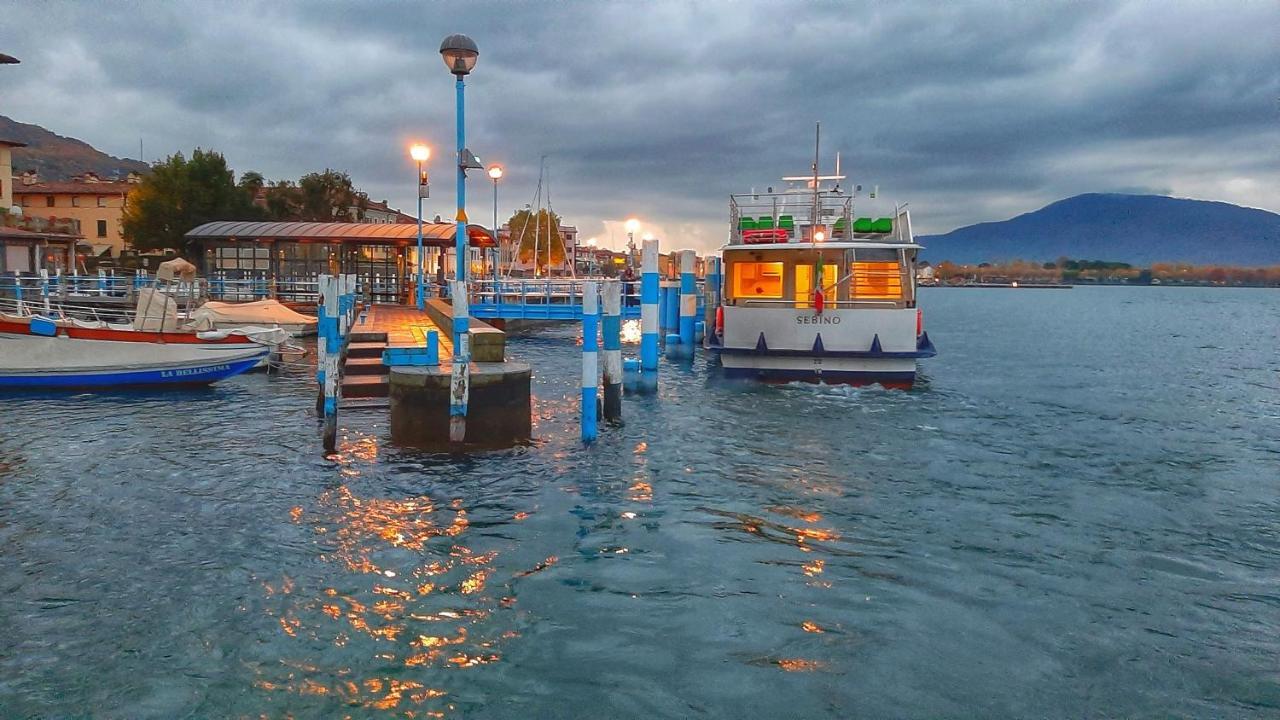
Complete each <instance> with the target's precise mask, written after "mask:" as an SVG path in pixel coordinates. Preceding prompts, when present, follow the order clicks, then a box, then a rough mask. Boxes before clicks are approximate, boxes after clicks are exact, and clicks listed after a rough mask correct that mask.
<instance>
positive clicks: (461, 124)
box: [440, 35, 483, 361]
mask: <svg viewBox="0 0 1280 720" xmlns="http://www.w3.org/2000/svg"><path fill="white" fill-rule="evenodd" d="M440 56H441V57H442V58H444V64H445V67H447V68H449V72H451V73H453V75H454V77H456V78H457V110H458V214H457V221H458V234H457V238H456V241H455V252H456V257H455V259H454V279H455V280H457V282H458V283H466V281H467V255H468V253H467V169H468V168H481V167H483V166H482V165H481V164H480V163H479V162H478V161H477V160H476V158H475V156H474V155H472V154H471V152H470V151H468V150H467V149H466V147H467V146H466V137H467V136H466V123H465V119H466V115H465V111H464V108H465V106H466V105H465V100H464V85H465V83H464V82H463V80H464V79H465V78H466V77H467V75H468V74H469V73H470V72H471V69H472V68H474V67H475V66H476V58H478V57H479V56H480V50H478V49H477V48H476V44H475V42H474V41H473V40H472V39H471V38H469V37H467V36H466V35H450V36H449V37H447V38H445V39H444V42H442V43H440ZM457 303H458V299H457V298H454V304H455V306H456V305H457ZM466 332H467V322H466V320H465V319H464V320H463V321H462V322H461V323H459V322H458V321H457V320H456V319H455V320H454V323H453V357H454V360H455V361H459V360H461V359H462V352H463V341H462V337H463V336H465V335H466Z"/></svg>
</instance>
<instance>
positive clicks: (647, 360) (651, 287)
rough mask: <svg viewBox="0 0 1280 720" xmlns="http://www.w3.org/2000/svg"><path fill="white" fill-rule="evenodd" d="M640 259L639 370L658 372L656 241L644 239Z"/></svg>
mask: <svg viewBox="0 0 1280 720" xmlns="http://www.w3.org/2000/svg"><path fill="white" fill-rule="evenodd" d="M640 257H641V260H640V371H641V372H642V373H656V372H658V290H659V287H658V241H657V240H645V241H644V249H643V250H641V255H640Z"/></svg>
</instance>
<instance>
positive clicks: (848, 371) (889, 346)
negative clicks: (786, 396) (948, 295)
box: [717, 306, 935, 387]
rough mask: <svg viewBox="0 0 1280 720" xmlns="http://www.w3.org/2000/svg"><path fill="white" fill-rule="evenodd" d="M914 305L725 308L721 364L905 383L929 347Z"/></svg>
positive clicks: (759, 374)
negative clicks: (919, 331) (819, 309)
mask: <svg viewBox="0 0 1280 720" xmlns="http://www.w3.org/2000/svg"><path fill="white" fill-rule="evenodd" d="M916 323H917V316H916V311H915V309H914V308H883V309H881V308H866V309H864V308H857V309H839V310H827V311H825V312H822V313H817V312H815V311H814V310H812V309H805V308H786V307H783V308H760V307H732V306H729V307H725V308H724V332H723V337H722V338H721V345H720V347H719V348H717V349H718V350H719V351H720V363H721V365H722V367H723V368H724V372H725V374H726V375H727V376H730V377H746V378H752V379H758V380H765V381H773V382H791V381H802V382H822V383H841V384H854V385H862V384H871V383H878V384H881V385H884V386H886V387H911V385H912V384H913V383H914V382H915V376H916V360H917V359H919V358H922V357H932V356H933V355H934V354H935V351H934V349H933V345H932V344H931V343H930V342H929V339H928V336H927V335H924V334H920V335H917V333H916V331H917V324H916Z"/></svg>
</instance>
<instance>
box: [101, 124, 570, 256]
mask: <svg viewBox="0 0 1280 720" xmlns="http://www.w3.org/2000/svg"><path fill="white" fill-rule="evenodd" d="M366 203H367V200H366V198H365V195H364V193H361V192H360V191H358V190H357V189H356V188H355V185H354V184H353V183H352V182H351V176H350V175H348V174H347V173H345V172H341V171H338V170H332V169H328V168H326V169H325V170H324V172H313V173H307V174H306V175H303V176H302V177H301V178H300V179H299V180H298V181H297V182H294V181H292V180H277V181H268V180H267V179H266V178H265V177H264V176H263V175H262V173H260V172H257V171H254V170H250V171H248V172H246V173H244V175H242V176H241V177H240V180H239V182H236V178H235V172H234V171H232V170H231V168H229V167H228V166H227V160H226V158H224V157H223V156H222V154H221V153H219V152H217V151H214V150H204V149H201V148H196V149H195V151H193V152H192V153H191V159H189V160H188V159H187V158H186V156H184V155H183V154H182V153H176V154H174V155H171V156H169V157H168V158H166V159H165V160H163V161H161V162H157V163H155V164H154V165H153V166H152V168H151V173H150V174H149V175H147V176H146V177H145V178H143V180H142V183H141V184H140V185H139V186H138V187H137V188H136V189H135V190H134V191H133V192H132V193H130V194H129V203H128V205H127V206H126V207H125V210H124V217H123V232H124V237H125V239H126V240H127V241H129V243H130V244H131V245H132V246H133V247H134V248H135V249H137V250H140V251H143V252H149V251H153V250H166V249H172V250H177V251H179V252H186V250H187V249H188V248H187V241H186V233H187V232H188V231H190V230H191V229H192V228H195V227H199V226H200V225H203V224H204V223H207V222H214V221H216V220H281V221H314V222H358V221H359V220H362V219H363V218H364V210H365V207H366ZM561 256H562V257H563V248H562V249H561Z"/></svg>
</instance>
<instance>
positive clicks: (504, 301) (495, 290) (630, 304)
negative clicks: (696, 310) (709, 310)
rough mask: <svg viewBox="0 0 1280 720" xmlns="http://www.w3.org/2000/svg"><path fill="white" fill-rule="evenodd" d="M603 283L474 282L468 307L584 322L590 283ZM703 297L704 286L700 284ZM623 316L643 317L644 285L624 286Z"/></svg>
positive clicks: (485, 314)
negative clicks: (585, 294)
mask: <svg viewBox="0 0 1280 720" xmlns="http://www.w3.org/2000/svg"><path fill="white" fill-rule="evenodd" d="M599 280H600V279H590V280H588V279H563V278H546V279H519V280H472V281H471V282H470V283H469V285H470V287H471V296H470V297H469V298H468V306H469V309H470V311H471V314H472V315H474V316H475V317H479V318H505V319H512V320H515V319H527V320H580V319H582V291H583V287H584V285H585V284H586V283H587V282H588V281H591V282H599ZM698 286H699V287H698V297H699V299H701V297H702V282H701V281H699V283H698ZM622 316H623V317H624V318H627V319H634V318H638V317H640V281H639V280H625V281H623V283H622Z"/></svg>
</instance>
